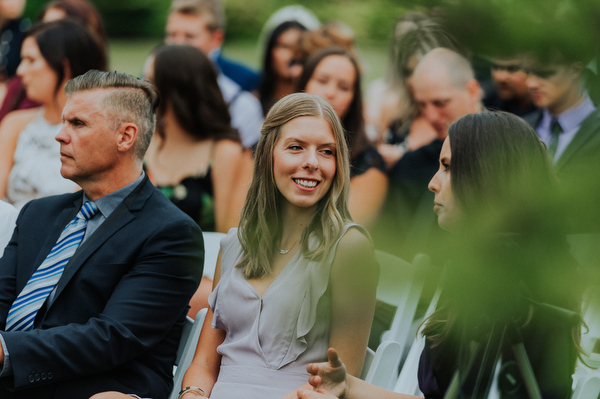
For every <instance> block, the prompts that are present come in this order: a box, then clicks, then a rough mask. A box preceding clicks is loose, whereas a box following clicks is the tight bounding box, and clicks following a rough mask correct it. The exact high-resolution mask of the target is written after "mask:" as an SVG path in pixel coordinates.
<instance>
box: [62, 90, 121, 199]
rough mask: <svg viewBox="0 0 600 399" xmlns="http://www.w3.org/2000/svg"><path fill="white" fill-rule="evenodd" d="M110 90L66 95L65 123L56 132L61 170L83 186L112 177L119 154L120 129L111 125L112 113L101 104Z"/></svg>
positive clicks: (63, 116)
mask: <svg viewBox="0 0 600 399" xmlns="http://www.w3.org/2000/svg"><path fill="white" fill-rule="evenodd" d="M108 90H110V89H94V90H85V91H81V92H77V93H74V94H73V95H72V96H71V97H70V98H69V99H67V103H66V105H65V108H64V109H63V113H62V119H63V127H62V129H61V130H60V132H58V134H57V135H56V141H58V142H59V143H60V161H61V163H62V167H61V169H60V173H61V175H62V176H63V177H64V178H66V179H70V180H72V181H74V182H75V183H77V184H79V185H80V186H82V187H83V186H84V185H85V183H88V182H93V181H102V180H103V179H106V178H107V177H108V178H110V177H109V176H110V173H111V172H112V171H113V170H114V168H115V165H116V164H117V162H118V159H119V156H120V155H119V152H118V149H117V143H118V138H119V137H118V136H119V134H120V133H119V131H118V130H114V129H113V128H112V127H111V124H110V122H111V116H110V115H109V114H108V113H107V112H106V111H105V110H104V109H103V107H102V105H100V103H101V102H102V98H103V96H104V95H105V94H106V93H107V92H108Z"/></svg>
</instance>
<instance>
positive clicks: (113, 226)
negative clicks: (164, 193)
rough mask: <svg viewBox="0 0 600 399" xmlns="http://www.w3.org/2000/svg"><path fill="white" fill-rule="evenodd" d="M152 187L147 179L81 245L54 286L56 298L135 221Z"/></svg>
mask: <svg viewBox="0 0 600 399" xmlns="http://www.w3.org/2000/svg"><path fill="white" fill-rule="evenodd" d="M152 191H153V186H152V183H151V182H150V180H149V179H148V177H146V178H145V179H144V180H142V182H141V183H140V184H139V185H138V186H137V187H136V188H135V189H134V190H133V192H132V193H131V194H129V196H127V198H125V200H123V202H122V203H121V204H119V206H118V207H117V208H116V209H115V210H114V211H113V212H112V213H111V214H110V216H109V217H108V218H107V219H106V220H105V221H104V222H103V223H102V224H101V225H100V226H99V227H98V229H97V230H96V231H94V233H93V234H92V235H91V236H90V237H89V238H88V239H86V241H85V242H84V243H83V244H81V246H80V247H79V248H78V249H77V252H75V254H74V255H73V257H72V258H71V259H70V260H69V262H68V263H67V264H66V265H65V271H64V272H63V275H62V277H61V278H60V280H59V282H58V284H57V285H56V298H58V296H59V295H60V294H61V293H62V291H63V290H64V288H65V286H66V285H67V284H68V283H69V281H71V279H72V278H73V276H74V275H75V274H76V273H77V270H79V268H81V267H82V266H83V265H84V263H85V261H86V260H87V259H88V258H89V257H90V256H91V255H92V254H93V253H94V252H96V251H97V250H98V249H100V248H101V247H102V246H103V245H104V243H105V242H106V241H107V240H108V239H109V238H110V237H112V236H113V235H114V234H115V233H117V232H118V231H119V230H120V229H122V228H123V226H125V225H127V224H128V223H130V222H131V221H132V220H134V219H135V213H136V212H137V211H138V210H140V209H141V208H142V207H143V204H144V203H145V202H146V200H147V199H148V198H149V197H150V194H151V193H152Z"/></svg>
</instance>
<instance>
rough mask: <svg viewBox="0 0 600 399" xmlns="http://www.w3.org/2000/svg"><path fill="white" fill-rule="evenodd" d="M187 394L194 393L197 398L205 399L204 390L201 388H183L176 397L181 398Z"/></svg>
mask: <svg viewBox="0 0 600 399" xmlns="http://www.w3.org/2000/svg"><path fill="white" fill-rule="evenodd" d="M188 392H194V393H195V394H196V395H197V396H202V397H206V394H205V393H204V390H203V389H202V388H198V387H185V388H183V389H182V390H181V391H179V395H177V399H181V398H183V395H185V394H186V393H188Z"/></svg>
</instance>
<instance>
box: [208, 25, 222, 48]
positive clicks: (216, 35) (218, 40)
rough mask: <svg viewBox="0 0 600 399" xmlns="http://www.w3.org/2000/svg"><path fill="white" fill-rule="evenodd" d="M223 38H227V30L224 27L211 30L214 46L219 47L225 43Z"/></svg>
mask: <svg viewBox="0 0 600 399" xmlns="http://www.w3.org/2000/svg"><path fill="white" fill-rule="evenodd" d="M223 40H225V32H224V31H223V29H215V30H214V31H212V32H211V43H212V46H211V47H212V48H219V47H221V45H222V44H223Z"/></svg>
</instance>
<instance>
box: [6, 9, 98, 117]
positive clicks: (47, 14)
mask: <svg viewBox="0 0 600 399" xmlns="http://www.w3.org/2000/svg"><path fill="white" fill-rule="evenodd" d="M64 18H70V19H71V20H73V21H75V22H79V23H80V24H82V25H83V26H85V27H86V28H88V29H89V30H90V32H91V33H92V34H95V35H96V39H97V40H98V41H99V42H100V45H101V46H102V49H103V50H102V51H103V53H104V57H107V54H108V52H107V51H106V49H107V45H108V42H107V39H106V32H105V31H104V22H103V21H102V16H101V15H100V13H99V12H98V10H97V9H96V7H95V6H94V5H93V4H92V3H90V2H89V1H87V0H55V1H51V2H49V3H48V4H46V6H45V7H44V9H43V10H42V11H41V12H40V13H39V14H38V16H37V18H36V21H37V22H38V23H41V22H52V21H58V20H60V19H64ZM106 63H108V62H106ZM39 106H40V104H38V103H36V102H34V101H32V100H31V99H30V98H28V97H26V95H25V88H24V87H23V83H22V82H21V78H20V77H19V76H15V77H14V78H12V79H10V81H9V83H8V87H7V91H6V95H5V96H4V98H3V99H2V106H1V107H0V121H1V120H2V119H4V117H5V116H6V115H7V114H8V113H9V112H11V111H14V110H17V109H27V108H33V107H39Z"/></svg>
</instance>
